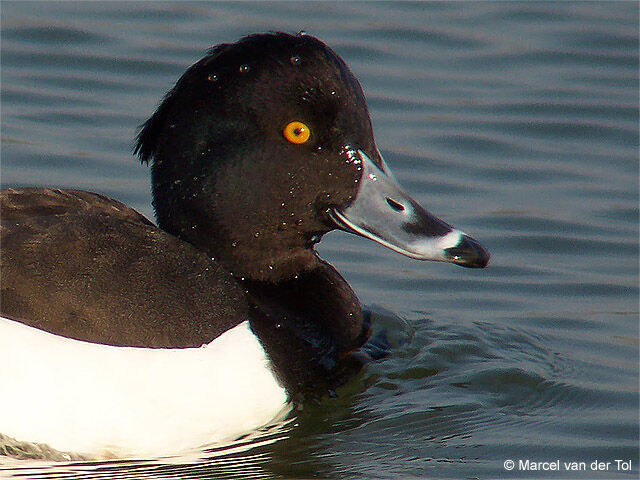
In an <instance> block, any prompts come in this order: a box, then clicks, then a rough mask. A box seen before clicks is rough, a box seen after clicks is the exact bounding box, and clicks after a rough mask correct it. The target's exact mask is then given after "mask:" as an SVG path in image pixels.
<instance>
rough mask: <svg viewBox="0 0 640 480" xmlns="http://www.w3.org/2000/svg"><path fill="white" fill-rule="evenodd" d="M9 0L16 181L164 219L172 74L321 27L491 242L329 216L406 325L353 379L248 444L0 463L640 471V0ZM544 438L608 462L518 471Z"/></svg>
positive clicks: (446, 473)
mask: <svg viewBox="0 0 640 480" xmlns="http://www.w3.org/2000/svg"><path fill="white" fill-rule="evenodd" d="M1 9H2V10H1V14H2V47H1V72H2V163H1V175H2V176H1V181H2V186H4V187H6V186H26V185H47V186H62V187H71V188H81V189H87V190H92V191H96V192H101V193H104V194H107V195H110V196H113V197H115V198H117V199H119V200H121V201H124V202H126V203H128V204H130V205H132V206H133V207H135V208H137V209H138V210H139V211H141V212H142V213H144V214H145V215H147V216H149V217H151V216H152V209H151V207H150V187H149V171H148V168H147V167H145V166H141V165H140V164H139V163H138V162H137V160H136V159H135V158H134V157H133V156H132V155H131V146H132V139H133V137H134V135H135V133H136V127H137V126H138V125H140V124H141V123H142V122H143V121H144V120H145V119H146V118H148V116H149V115H150V114H151V113H152V112H153V110H154V108H155V106H156V105H157V103H158V102H159V100H160V98H161V97H162V95H163V94H164V93H165V92H166V91H167V90H168V89H169V88H170V87H171V86H172V85H173V83H174V82H175V81H176V80H177V78H178V77H179V76H180V75H181V73H182V72H183V71H184V70H185V69H186V67H188V66H189V65H191V64H192V63H194V62H195V61H196V60H198V59H199V58H201V56H202V55H203V54H204V52H205V51H206V49H207V48H208V47H209V46H211V45H213V44H216V43H219V42H230V41H235V40H236V39H238V38H239V37H240V36H242V35H244V34H248V33H251V32H257V31H266V30H284V31H288V32H294V33H295V32H297V31H299V30H305V31H306V32H308V33H309V34H313V35H316V36H318V37H320V38H321V39H323V40H324V41H325V42H327V43H328V44H329V45H330V46H331V47H333V48H334V49H335V50H336V51H337V52H338V53H339V54H340V55H341V56H342V57H343V58H344V59H345V60H346V61H347V63H348V64H349V65H350V66H351V68H352V70H353V71H354V73H355V74H356V76H357V77H358V78H359V79H360V81H361V83H362V85H363V87H364V90H365V93H366V95H367V98H368V104H369V108H370V111H371V116H372V119H373V124H374V129H375V133H376V139H377V143H378V147H379V148H380V150H381V151H382V153H383V154H384V156H385V158H386V160H387V163H388V164H389V165H390V167H391V169H392V170H393V171H394V173H395V175H396V177H397V178H398V180H399V181H400V182H401V183H402V184H403V185H404V186H405V188H406V189H407V190H408V191H409V192H411V193H412V194H413V195H414V197H415V198H416V199H417V200H418V201H419V202H421V203H422V204H423V205H424V206H425V207H427V208H428V209H429V210H430V211H432V212H433V213H435V214H437V215H439V216H441V217H442V218H444V219H446V221H447V222H449V223H451V224H453V225H455V226H457V227H459V228H461V229H463V230H465V231H466V232H468V233H470V234H471V235H473V236H474V237H476V238H477V239H479V240H481V241H482V243H484V244H485V245H486V246H487V247H488V249H489V250H490V251H491V253H492V263H491V265H490V267H489V268H488V269H486V270H467V269H462V268H459V267H456V266H453V265H448V264H438V263H422V262H417V261H413V260H410V259H407V258H404V257H401V256H400V255H398V254H396V253H394V252H391V251H390V250H387V249H384V248H383V247H381V246H379V245H376V244H373V243H372V242H368V241H367V240H364V239H360V238H357V237H355V236H350V235H347V234H343V233H338V232H336V233H332V234H329V235H327V237H325V239H324V240H323V242H322V243H321V244H320V246H319V251H320V253H321V255H322V256H323V257H324V258H325V259H327V260H329V261H330V262H331V263H332V264H333V265H334V266H336V267H337V269H338V270H339V271H340V272H342V274H343V275H344V276H345V278H346V279H347V280H348V281H349V282H350V283H351V285H352V286H353V288H354V289H355V290H356V292H358V295H359V297H360V299H361V300H362V302H363V303H364V304H365V305H367V306H368V307H369V308H371V309H372V310H373V312H374V316H375V318H376V321H377V323H378V327H377V328H378V329H382V328H386V329H388V330H389V331H390V332H391V337H392V340H393V343H394V347H393V350H392V354H391V355H390V356H389V357H388V358H386V359H384V360H381V361H379V362H377V363H374V364H372V365H369V366H368V367H367V368H366V369H365V371H364V372H363V373H362V374H361V375H359V376H358V377H356V378H354V379H353V381H352V382H350V383H349V384H348V385H347V386H346V387H345V388H343V389H341V390H340V391H339V392H338V397H337V398H334V399H325V400H324V401H322V402H321V403H319V404H311V405H306V406H305V408H304V410H302V411H299V412H296V413H295V414H294V415H293V416H292V418H291V421H290V423H289V424H287V425H286V426H285V427H282V428H281V429H279V430H275V431H273V432H270V433H269V434H268V435H267V437H266V438H267V439H268V440H270V441H266V442H265V441H262V442H258V441H256V440H251V439H247V440H245V441H244V447H243V448H240V449H236V450H229V449H224V448H222V449H219V451H212V452H209V453H208V454H203V455H202V456H201V457H200V458H184V459H173V460H170V461H169V460H155V459H144V460H140V461H130V462H128V461H125V462H106V463H89V464H86V463H75V464H68V463H64V462H63V463H56V464H53V465H52V464H49V463H46V462H36V463H34V462H33V461H25V460H22V461H16V460H9V459H7V458H5V459H4V460H0V476H11V475H27V476H30V477H32V478H154V477H158V478H262V477H264V478H269V477H283V478H307V477H322V478H325V477H326V478H334V479H335V478H504V477H511V478H525V477H527V478H530V477H538V478H637V475H638V460H639V458H638V438H639V433H638V3H637V2H606V3H605V2H603V3H598V2H582V3H571V2H545V3H537V2H515V3H506V2H491V3H488V2H479V3H467V2H465V3H455V2H454V3H400V2H393V3H382V2H379V3H323V2H290V3H269V2H259V3H246V2H245V3H159V2H158V3H156V2H149V3H143V2H138V3H119V2H118V3H116V2H93V3H63V2H46V3H35V2H9V1H3V2H2V5H1ZM0 361H1V352H0ZM1 389H2V387H1V385H0V395H4V394H8V393H9V392H2V391H1ZM46 394H47V392H43V395H46ZM0 431H1V426H0ZM263 440H264V439H263ZM509 459H512V460H514V461H515V462H516V469H515V470H513V471H508V470H506V469H505V467H504V462H505V461H506V460H509ZM526 459H529V460H532V461H550V460H558V459H559V460H560V461H561V462H565V461H566V462H570V461H583V462H586V468H587V470H586V471H582V472H570V471H562V470H564V469H563V468H562V469H561V471H560V472H531V471H530V472H524V471H520V470H519V469H518V460H526ZM594 460H599V461H603V462H612V463H611V464H610V466H609V470H608V471H604V472H593V471H591V470H590V466H591V465H590V464H591V462H593V461H594ZM615 460H624V461H628V460H630V461H631V470H628V471H623V470H618V469H617V467H616V463H615Z"/></svg>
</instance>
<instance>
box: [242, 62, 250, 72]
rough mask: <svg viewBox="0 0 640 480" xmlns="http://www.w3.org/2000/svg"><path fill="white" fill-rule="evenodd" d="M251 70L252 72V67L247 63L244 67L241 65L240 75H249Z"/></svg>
mask: <svg viewBox="0 0 640 480" xmlns="http://www.w3.org/2000/svg"><path fill="white" fill-rule="evenodd" d="M249 70H251V67H250V66H249V65H247V64H246V63H245V64H244V65H240V73H247V72H248V71H249Z"/></svg>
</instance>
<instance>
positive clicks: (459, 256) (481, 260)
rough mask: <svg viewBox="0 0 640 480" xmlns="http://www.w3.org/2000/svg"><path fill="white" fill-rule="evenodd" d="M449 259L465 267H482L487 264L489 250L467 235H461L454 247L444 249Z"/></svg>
mask: <svg viewBox="0 0 640 480" xmlns="http://www.w3.org/2000/svg"><path fill="white" fill-rule="evenodd" d="M444 252H445V255H446V256H447V257H448V259H449V261H450V262H452V263H455V264H456V265H460V266H461V267H467V268H484V267H486V266H487V265H488V264H489V259H490V258H491V255H489V252H488V251H487V250H486V249H485V248H484V247H483V246H482V245H480V243H478V242H477V241H476V240H474V239H473V238H471V237H470V236H468V235H461V236H460V241H459V242H458V244H457V245H456V246H454V247H450V248H447V249H445V251H444Z"/></svg>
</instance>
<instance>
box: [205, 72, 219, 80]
mask: <svg viewBox="0 0 640 480" xmlns="http://www.w3.org/2000/svg"><path fill="white" fill-rule="evenodd" d="M207 80H209V81H210V82H217V81H218V75H216V74H215V73H210V74H209V76H208V77H207Z"/></svg>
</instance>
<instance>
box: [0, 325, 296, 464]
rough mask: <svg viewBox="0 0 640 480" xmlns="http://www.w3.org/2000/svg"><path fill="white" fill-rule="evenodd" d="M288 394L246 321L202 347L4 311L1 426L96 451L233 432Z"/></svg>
mask: <svg viewBox="0 0 640 480" xmlns="http://www.w3.org/2000/svg"><path fill="white" fill-rule="evenodd" d="M286 403H287V397H286V394H285V391H284V389H283V388H282V387H281V386H280V385H279V383H278V382H277V380H276V379H275V377H274V375H273V372H272V371H271V369H270V367H269V362H268V359H267V357H266V355H265V352H264V350H263V348H262V346H261V345H260V342H259V341H258V339H257V338H256V336H255V335H254V334H253V332H252V331H251V329H250V327H249V322H247V321H245V322H243V323H241V324H240V325H238V326H237V327H235V328H233V329H231V330H229V331H227V332H225V333H224V334H223V335H221V336H220V337H218V338H217V339H215V340H214V341H212V342H211V343H209V344H207V345H203V346H202V347H200V348H181V349H164V348H163V349H152V348H137V347H115V346H108V345H100V344H95V343H88V342H82V341H78V340H72V339H68V338H65V337H61V336H58V335H53V334H50V333H48V332H44V331H42V330H39V329H36V328H33V327H29V326H26V325H24V324H21V323H19V322H16V321H13V320H9V319H5V318H2V317H0V433H3V434H5V435H9V436H11V437H14V438H15V439H17V440H21V441H29V442H38V443H47V444H49V445H50V446H51V447H53V448H55V449H58V450H63V451H72V452H76V453H80V454H85V455H90V456H93V457H98V458H99V457H114V456H117V457H158V456H163V455H172V454H176V453H179V452H182V451H185V450H188V449H192V448H196V447H199V446H202V445H205V444H209V443H213V442H218V441H225V440H231V439H233V438H234V437H237V436H238V435H240V434H242V433H246V432H248V431H251V430H253V429H255V428H257V427H260V426H262V425H264V424H266V423H268V422H269V421H270V420H272V419H273V418H274V417H276V416H277V415H278V414H279V413H281V412H282V410H283V408H285V406H286Z"/></svg>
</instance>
